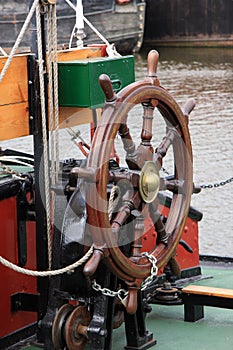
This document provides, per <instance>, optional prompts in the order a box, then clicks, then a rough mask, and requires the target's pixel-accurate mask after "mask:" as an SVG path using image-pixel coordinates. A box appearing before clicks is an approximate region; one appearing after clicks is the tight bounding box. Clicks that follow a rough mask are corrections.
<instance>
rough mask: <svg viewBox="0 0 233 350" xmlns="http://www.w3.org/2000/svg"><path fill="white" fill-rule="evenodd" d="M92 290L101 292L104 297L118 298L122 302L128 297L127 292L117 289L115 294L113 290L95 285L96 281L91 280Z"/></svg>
mask: <svg viewBox="0 0 233 350" xmlns="http://www.w3.org/2000/svg"><path fill="white" fill-rule="evenodd" d="M92 288H93V289H94V290H95V291H97V292H101V293H102V294H103V295H106V296H107V297H112V298H114V297H118V298H119V299H120V300H122V299H123V298H125V297H126V296H127V295H128V292H127V291H126V290H125V289H123V288H121V289H119V290H118V291H117V292H114V291H113V290H111V289H108V288H102V287H101V285H100V284H98V283H96V280H93V282H92ZM122 295H123V297H122Z"/></svg>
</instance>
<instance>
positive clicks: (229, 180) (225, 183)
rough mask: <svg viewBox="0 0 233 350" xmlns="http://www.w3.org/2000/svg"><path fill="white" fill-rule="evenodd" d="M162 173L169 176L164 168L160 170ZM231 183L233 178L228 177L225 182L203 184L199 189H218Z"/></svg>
mask: <svg viewBox="0 0 233 350" xmlns="http://www.w3.org/2000/svg"><path fill="white" fill-rule="evenodd" d="M162 171H163V172H164V173H165V174H166V175H168V176H169V175H170V174H169V172H168V171H167V170H166V169H165V168H162ZM231 182H233V177H230V178H229V179H227V180H225V181H220V182H216V183H214V184H208V185H206V184H203V185H200V186H199V187H200V188H202V189H210V188H218V187H222V186H225V185H227V184H229V183H231Z"/></svg>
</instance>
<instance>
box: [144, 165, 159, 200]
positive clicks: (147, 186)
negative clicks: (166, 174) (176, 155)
mask: <svg viewBox="0 0 233 350" xmlns="http://www.w3.org/2000/svg"><path fill="white" fill-rule="evenodd" d="M159 186H160V176H159V171H158V169H157V167H156V165H155V163H154V162H151V161H148V162H146V163H145V164H144V166H143V168H142V170H141V175H140V179H139V191H140V195H141V197H142V199H143V201H144V202H146V203H151V202H153V200H154V199H155V198H156V196H157V194H158V192H159Z"/></svg>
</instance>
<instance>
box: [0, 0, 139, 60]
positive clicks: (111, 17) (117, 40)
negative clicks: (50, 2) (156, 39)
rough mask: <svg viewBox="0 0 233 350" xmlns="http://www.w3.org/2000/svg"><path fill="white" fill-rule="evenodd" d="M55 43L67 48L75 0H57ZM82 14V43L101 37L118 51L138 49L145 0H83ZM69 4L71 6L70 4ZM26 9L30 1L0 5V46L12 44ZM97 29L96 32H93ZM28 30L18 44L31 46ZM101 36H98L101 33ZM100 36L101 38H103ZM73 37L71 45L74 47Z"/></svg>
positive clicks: (124, 51) (71, 30)
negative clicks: (56, 41) (83, 23)
mask: <svg viewBox="0 0 233 350" xmlns="http://www.w3.org/2000/svg"><path fill="white" fill-rule="evenodd" d="M56 2H57V26H58V33H57V34H58V43H59V45H60V47H62V46H64V47H68V46H69V43H70V41H72V40H71V39H72V32H73V29H74V26H75V23H76V12H75V6H76V1H74V0H73V1H69V4H68V3H66V2H65V1H63V0H57V1H56ZM82 3H83V13H84V16H85V18H86V20H87V21H88V22H90V23H91V25H92V26H93V27H94V29H93V27H92V28H90V27H89V25H88V24H87V23H85V27H84V35H83V42H84V45H88V44H103V40H107V41H108V42H109V43H111V44H114V45H115V47H116V49H117V51H118V52H119V53H122V54H123V53H124V54H126V53H132V52H137V51H139V50H140V48H141V45H142V43H143V35H144V21H145V8H146V4H145V1H144V0H127V1H120V0H101V1H96V0H83V1H82ZM71 6H72V7H71ZM28 9H29V0H22V1H18V0H9V1H7V2H5V1H4V2H1V4H0V32H1V41H0V46H1V47H3V48H7V47H12V46H13V44H14V42H15V40H16V38H17V35H18V33H19V31H20V29H21V27H22V25H23V23H24V20H25V18H26V14H27V13H28ZM95 31H96V32H95ZM30 35H31V32H30V30H29V31H28V33H27V34H26V35H25V36H24V38H23V41H22V43H21V47H29V46H30ZM99 35H100V36H101V37H100V36H99ZM102 38H103V40H102ZM75 45H76V42H75V37H74V40H73V41H72V46H75Z"/></svg>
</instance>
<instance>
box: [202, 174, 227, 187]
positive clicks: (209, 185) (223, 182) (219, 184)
mask: <svg viewBox="0 0 233 350" xmlns="http://www.w3.org/2000/svg"><path fill="white" fill-rule="evenodd" d="M231 182H233V177H230V178H229V179H227V180H225V181H220V182H217V183H214V184H208V185H205V184H204V185H200V187H201V188H203V189H206V188H217V187H221V186H225V185H227V184H229V183H231Z"/></svg>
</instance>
